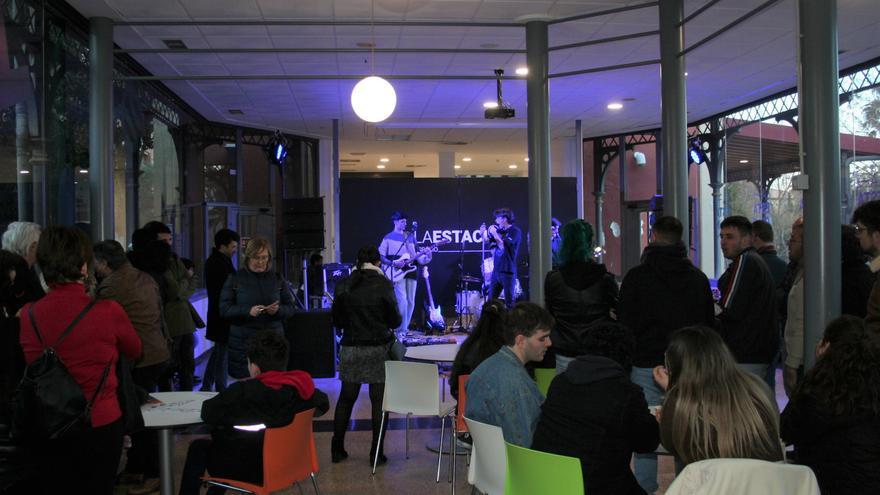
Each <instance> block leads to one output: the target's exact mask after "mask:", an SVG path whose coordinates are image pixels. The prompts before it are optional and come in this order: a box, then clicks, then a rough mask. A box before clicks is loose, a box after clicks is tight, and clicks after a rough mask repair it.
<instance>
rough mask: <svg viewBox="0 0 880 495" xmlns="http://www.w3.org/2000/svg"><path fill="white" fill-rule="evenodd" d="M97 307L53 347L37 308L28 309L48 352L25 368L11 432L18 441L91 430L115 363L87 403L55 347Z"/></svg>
mask: <svg viewBox="0 0 880 495" xmlns="http://www.w3.org/2000/svg"><path fill="white" fill-rule="evenodd" d="M94 305H95V301H91V302H89V304H88V305H86V307H85V308H84V309H83V310H82V311H81V312H80V313H79V315H77V317H76V318H74V319H73V321H72V322H71V323H70V325H68V326H67V328H66V329H65V330H64V332H62V333H61V336H60V337H58V340H56V341H55V343H54V344H52V345H51V346H48V345H46V343H45V342H44V341H43V337H42V335H40V330H39V327H38V326H37V321H36V319H35V318H34V305H33V304H31V305H30V307H28V315H29V316H30V319H31V326H33V327H34V333H35V334H37V339H38V340H39V341H40V344H42V345H43V346H44V349H43V354H42V355H40V357H38V358H37V359H35V360H34V361H33V362H32V363H30V364H29V365H27V367H26V368H25V369H24V377H23V378H22V379H21V382H20V383H19V385H18V388H17V389H16V391H15V395H14V396H13V398H12V428H11V431H10V433H11V436H12V438H13V439H15V440H16V441H17V442H22V441H27V442H33V441H46V440H56V439H59V438H64V437H67V436H70V435H74V434H77V433H82V432H85V431H88V430H89V429H90V428H91V410H92V404H93V403H94V402H95V398H96V397H97V396H98V392H100V391H101V387H103V385H104V381H105V380H106V379H107V374H108V373H109V372H110V364H112V361H111V363H110V364H108V365H107V367H106V368H104V374H103V375H101V381H100V382H98V387H97V388H96V389H95V393H94V395H92V399H91V400H90V401H88V402H86V398H85V396H84V395H83V392H82V388H81V387H80V386H79V384H78V383H76V380H74V379H73V376H71V374H70V372H68V371H67V367H66V366H64V363H63V362H62V361H61V358H60V357H58V354H56V352H55V348H56V347H58V345H59V344H61V342H62V341H63V340H64V338H65V337H67V335H68V334H69V333H70V331H71V330H73V327H75V326H76V324H77V323H79V321H80V320H81V319H82V318H83V317H84V316H85V315H86V313H88V312H89V310H91V309H92V306H94Z"/></svg>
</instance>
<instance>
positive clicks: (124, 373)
mask: <svg viewBox="0 0 880 495" xmlns="http://www.w3.org/2000/svg"><path fill="white" fill-rule="evenodd" d="M132 369H134V364H133V363H132V362H131V361H129V360H128V359H126V358H125V357H123V356H119V360H118V361H117V362H116V381H117V382H118V383H117V385H116V395H117V396H118V398H119V409H120V410H121V411H122V431H123V432H124V433H125V434H126V435H131V434H132V433H137V432H139V431H141V430H143V429H144V415H143V414H142V413H141V405H143V404H144V403H146V401H147V396H148V394H147V391H146V390H144V389H142V388H141V387H139V386H137V384H136V383H134V379H133V378H132V376H131V370H132Z"/></svg>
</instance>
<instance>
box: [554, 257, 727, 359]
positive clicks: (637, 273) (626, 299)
mask: <svg viewBox="0 0 880 495" xmlns="http://www.w3.org/2000/svg"><path fill="white" fill-rule="evenodd" d="M714 304H715V303H714V301H713V300H712V289H711V288H710V287H709V279H708V278H706V275H704V274H703V272H701V271H700V270H698V269H697V268H696V267H695V266H694V264H693V263H691V260H690V259H688V257H687V250H686V248H685V247H684V244H681V243H679V244H677V245H674V246H670V245H657V244H651V245H649V246H648V247H646V248H645V251H644V253H643V254H642V263H641V264H640V265H638V266H636V267H634V268H632V269H631V270H630V271H629V272H627V274H626V277H624V279H623V283H622V284H621V286H620V307H619V311H618V312H617V314H618V317H619V319H620V322H621V323H623V324H624V325H626V326H627V327H629V328H630V329H631V330H632V331H633V333H634V334H635V337H636V349H635V353H634V354H633V364H634V365H635V366H637V367H639V368H653V367H654V366H658V365H661V364H663V354H664V353H665V352H666V347H667V346H668V345H669V336H670V335H671V334H672V332H674V331H675V330H678V329H679V328H682V327H686V326H690V325H707V326H709V327H713V326H714V325H715V310H714ZM554 344H555V342H554Z"/></svg>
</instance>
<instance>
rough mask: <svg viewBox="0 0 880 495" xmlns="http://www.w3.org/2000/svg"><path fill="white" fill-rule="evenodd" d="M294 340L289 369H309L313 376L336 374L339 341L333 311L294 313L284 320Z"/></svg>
mask: <svg viewBox="0 0 880 495" xmlns="http://www.w3.org/2000/svg"><path fill="white" fill-rule="evenodd" d="M284 335H285V336H286V337H287V341H288V342H289V343H290V359H289V361H288V364H287V369H291V370H303V371H307V372H309V374H311V375H312V377H313V378H333V377H335V376H336V340H335V337H334V331H333V326H332V325H331V324H330V310H315V311H303V312H297V313H294V315H293V316H292V317H291V318H289V319H288V320H287V321H286V322H285V323H284Z"/></svg>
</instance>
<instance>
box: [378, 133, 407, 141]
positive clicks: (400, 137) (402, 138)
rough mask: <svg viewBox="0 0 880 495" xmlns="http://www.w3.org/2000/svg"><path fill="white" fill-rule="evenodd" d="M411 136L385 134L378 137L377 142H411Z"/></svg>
mask: <svg viewBox="0 0 880 495" xmlns="http://www.w3.org/2000/svg"><path fill="white" fill-rule="evenodd" d="M409 137H410V135H409V134H385V135H383V136H376V141H409Z"/></svg>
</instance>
